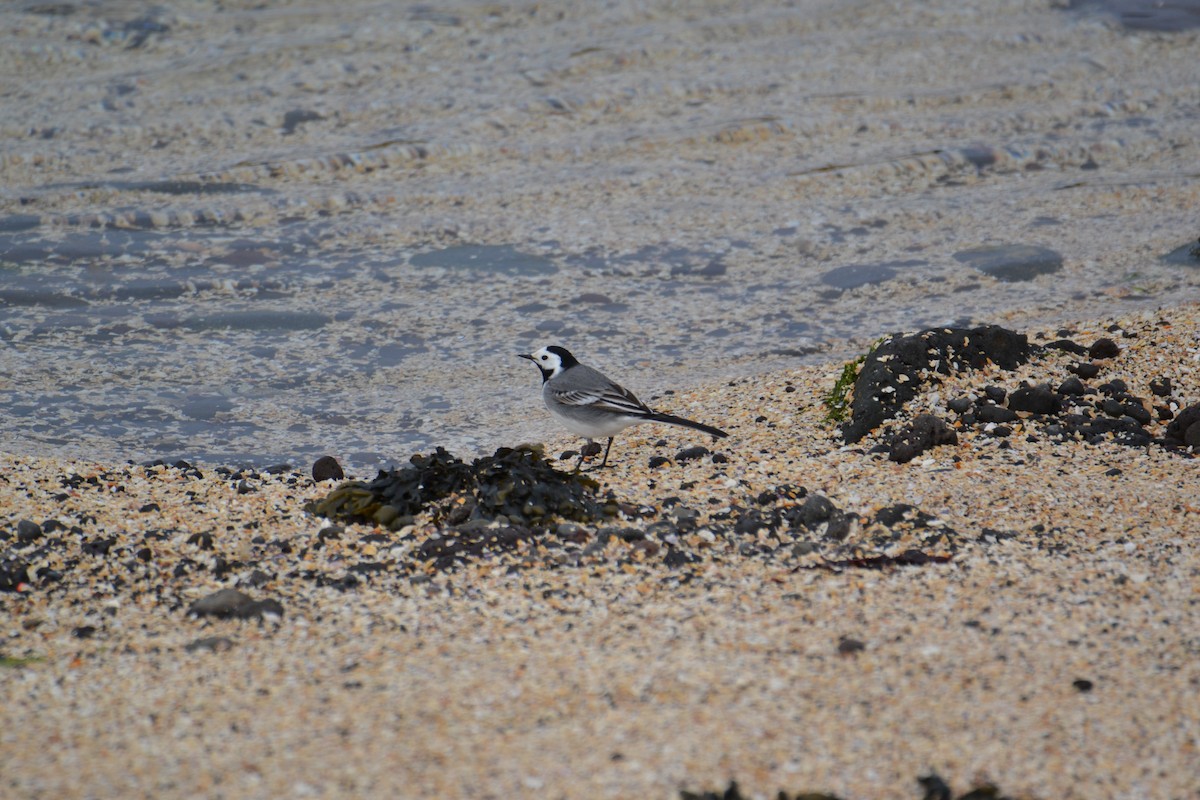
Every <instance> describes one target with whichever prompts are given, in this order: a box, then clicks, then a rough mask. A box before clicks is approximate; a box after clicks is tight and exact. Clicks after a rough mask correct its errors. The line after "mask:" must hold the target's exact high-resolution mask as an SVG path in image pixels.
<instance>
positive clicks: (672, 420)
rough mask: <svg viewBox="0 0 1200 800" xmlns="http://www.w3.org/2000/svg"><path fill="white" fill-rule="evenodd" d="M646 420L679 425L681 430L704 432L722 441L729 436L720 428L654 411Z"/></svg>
mask: <svg viewBox="0 0 1200 800" xmlns="http://www.w3.org/2000/svg"><path fill="white" fill-rule="evenodd" d="M646 419H652V420H654V421H655V422H665V423H666V424H668V425H679V426H680V427H683V428H695V429H696V430H698V431H704V432H705V433H707V434H709V435H711V436H716V437H717V438H718V439H724V438H725V437H726V436H728V435H729V434H728V433H726V432H725V431H723V430H721V429H720V428H714V427H713V426H712V425H705V424H704V423H703V422H692V421H691V420H690V419H684V418H683V417H676V416H674V415H672V414H663V413H661V412H658V411H655V412H654V413H653V414H650V415H649V416H647V417H646Z"/></svg>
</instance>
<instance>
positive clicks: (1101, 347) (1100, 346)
mask: <svg viewBox="0 0 1200 800" xmlns="http://www.w3.org/2000/svg"><path fill="white" fill-rule="evenodd" d="M1120 354H1121V348H1120V347H1118V346H1117V343H1116V342H1114V341H1113V340H1112V339H1109V338H1107V337H1105V338H1103V339H1097V340H1096V342H1095V343H1094V344H1093V345H1092V346H1091V347H1089V348H1088V356H1089V357H1090V358H1097V359H1105V358H1116V357H1117V356H1119V355H1120Z"/></svg>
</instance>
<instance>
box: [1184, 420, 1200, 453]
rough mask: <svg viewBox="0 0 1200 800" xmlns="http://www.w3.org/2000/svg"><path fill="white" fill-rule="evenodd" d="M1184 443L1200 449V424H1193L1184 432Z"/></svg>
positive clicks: (1194, 448)
mask: <svg viewBox="0 0 1200 800" xmlns="http://www.w3.org/2000/svg"><path fill="white" fill-rule="evenodd" d="M1183 443H1184V444H1185V445H1187V446H1188V447H1190V448H1192V449H1193V450H1196V449H1200V425H1193V426H1192V427H1190V428H1188V429H1187V430H1186V431H1184V432H1183Z"/></svg>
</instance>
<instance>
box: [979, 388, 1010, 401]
mask: <svg viewBox="0 0 1200 800" xmlns="http://www.w3.org/2000/svg"><path fill="white" fill-rule="evenodd" d="M983 396H984V397H986V398H987V399H988V400H991V401H992V402H993V403H995V404H996V405H1000V404H1001V403H1003V402H1004V398H1005V397H1007V396H1008V392H1007V391H1005V390H1004V388H1003V387H1001V386H985V387H983Z"/></svg>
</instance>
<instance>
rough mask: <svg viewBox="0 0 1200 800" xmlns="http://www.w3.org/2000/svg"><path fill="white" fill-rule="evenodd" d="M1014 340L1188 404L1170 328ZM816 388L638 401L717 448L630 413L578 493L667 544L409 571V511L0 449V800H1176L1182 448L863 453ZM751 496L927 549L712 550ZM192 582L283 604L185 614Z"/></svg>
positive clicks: (1191, 617)
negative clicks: (936, 788) (809, 501)
mask: <svg viewBox="0 0 1200 800" xmlns="http://www.w3.org/2000/svg"><path fill="white" fill-rule="evenodd" d="M1026 332H1027V333H1029V335H1030V340H1031V341H1033V342H1041V343H1046V342H1048V341H1051V340H1054V339H1058V338H1061V337H1062V336H1064V335H1065V336H1069V338H1071V339H1072V340H1074V341H1076V342H1079V343H1082V344H1084V345H1088V344H1090V343H1091V342H1093V341H1095V340H1096V339H1098V338H1101V337H1110V338H1113V339H1114V341H1116V342H1117V343H1118V345H1119V347H1120V354H1119V355H1117V356H1116V357H1115V358H1111V359H1106V360H1103V361H1098V362H1097V363H1098V364H1099V366H1100V368H1101V374H1100V375H1099V376H1098V377H1096V378H1095V379H1094V380H1093V383H1098V382H1100V381H1104V380H1112V379H1114V378H1119V379H1121V380H1123V381H1125V383H1126V384H1127V386H1128V389H1129V392H1130V393H1131V394H1134V395H1137V396H1140V397H1145V398H1151V397H1152V393H1151V390H1150V389H1149V388H1148V387H1149V383H1150V381H1152V380H1154V379H1157V378H1161V377H1164V376H1165V377H1169V378H1170V379H1171V383H1172V387H1173V388H1172V390H1171V394H1170V396H1168V397H1166V398H1162V397H1159V396H1156V397H1155V399H1154V401H1153V402H1157V403H1159V404H1160V405H1164V406H1165V407H1169V408H1172V410H1173V411H1178V410H1180V409H1182V408H1183V407H1185V406H1187V405H1190V404H1192V403H1194V402H1196V401H1197V399H1198V395H1200V382H1198V380H1197V372H1196V370H1197V361H1198V359H1200V308H1197V307H1196V306H1186V307H1182V308H1176V309H1167V310H1159V311H1147V312H1145V313H1143V314H1141V315H1135V316H1128V317H1122V318H1119V319H1108V320H1099V321H1096V322H1093V323H1079V324H1072V325H1064V326H1063V328H1062V329H1061V330H1047V331H1041V332H1038V331H1026ZM1071 361H1072V357H1071V356H1070V355H1069V354H1067V353H1063V352H1059V351H1046V352H1045V353H1043V354H1041V355H1039V356H1037V357H1035V358H1034V359H1033V360H1031V362H1030V363H1029V364H1028V365H1025V366H1023V367H1021V368H1018V369H1017V370H1014V371H1012V372H1005V371H1003V370H1000V369H984V370H979V371H976V372H965V373H960V374H956V375H951V376H948V377H946V378H945V379H944V382H943V383H942V384H941V385H938V386H933V385H930V386H928V387H924V391H923V392H921V393H919V394H918V397H917V399H916V400H915V401H914V402H913V403H911V404H910V405H909V408H908V409H907V410H906V413H909V414H915V413H917V412H918V411H930V412H932V413H936V414H940V415H942V416H944V417H946V418H947V419H950V420H953V419H954V417H953V415H952V414H949V413H948V412H947V411H946V403H947V402H948V401H949V400H951V399H952V398H953V397H955V396H960V395H963V394H970V393H972V392H974V393H978V392H980V391H981V390H982V388H983V387H984V386H988V385H997V386H1002V387H1007V388H1009V389H1012V388H1014V387H1016V386H1018V385H1019V384H1020V381H1021V380H1029V381H1030V382H1031V383H1036V382H1040V381H1050V382H1057V381H1060V380H1062V379H1063V378H1065V377H1068V376H1069V373H1067V372H1066V371H1065V366H1066V365H1068V364H1070V363H1071ZM841 367H842V365H841V364H833V363H831V364H826V365H824V366H821V367H815V368H801V369H795V370H791V371H786V372H777V373H773V374H766V375H760V376H756V377H749V378H745V379H739V380H735V381H732V382H728V383H725V384H720V385H710V386H707V387H704V388H701V389H697V390H695V391H689V392H678V393H674V394H670V395H665V396H660V397H658V398H655V399H653V400H651V403H652V405H655V406H656V407H659V408H662V409H663V410H669V411H672V412H674V413H678V414H682V415H684V416H687V417H689V418H694V419H700V420H704V421H707V422H710V423H713V424H718V425H720V426H721V427H723V428H724V429H726V430H728V431H729V432H730V433H731V436H730V438H729V439H727V440H722V441H721V442H719V443H708V442H704V444H706V445H707V446H710V447H712V448H713V450H714V454H719V455H721V456H723V458H724V459H725V460H724V461H721V459H716V460H715V461H714V459H713V458H712V457H711V456H706V457H704V458H699V459H695V460H689V461H686V462H685V461H681V460H679V459H678V458H676V453H677V451H679V450H680V449H682V448H685V447H688V446H691V445H695V444H697V443H699V442H698V441H697V440H696V439H695V437H694V435H693V433H692V432H690V431H686V430H677V429H674V428H661V427H653V426H641V427H638V428H634V429H631V430H630V431H628V432H626V433H625V434H622V435H621V436H619V437H618V439H617V442H616V444H614V446H613V452H612V457H611V458H610V465H611V466H610V468H608V469H606V470H604V471H603V472H599V473H595V474H594V476H595V477H597V478H598V479H599V480H600V481H601V483H602V487H603V490H604V491H608V490H611V491H612V493H613V495H614V496H615V497H616V498H618V499H619V500H620V501H622V502H623V503H625V504H628V506H631V507H640V508H644V509H648V510H654V511H670V510H671V509H679V508H688V509H692V510H694V511H695V512H697V513H696V514H693V515H692V518H691V523H692V524H689V525H686V526H685V525H680V526H679V528H678V531H676V532H671V531H668V530H666V529H664V528H663V527H661V526H660V527H658V528H653V527H652V528H651V529H648V530H649V532H648V533H647V534H646V536H645V537H644V538H642V539H638V540H634V541H626V540H625V539H623V538H621V537H619V536H617V537H612V538H611V539H608V540H606V541H600V542H599V546H597V547H590V548H589V547H587V545H588V544H596V543H597V538H596V536H595V530H594V528H591V527H589V526H586V525H585V526H581V529H580V530H579V531H576V532H575V536H576V539H577V540H578V542H579V543H580V545H581V549H577V550H575V551H573V552H572V551H569V549H568V550H561V549H551V548H548V547H543V546H541V545H540V544H539V543H538V542H537V541H536V540H532V541H524V542H521V543H518V545H517V546H516V548H515V549H513V550H510V551H506V552H503V553H496V554H489V555H485V556H483V557H480V558H475V559H464V560H463V562H462V563H461V564H459V565H457V566H454V567H452V568H448V569H434V568H432V567H429V566H427V565H426V566H423V565H421V564H419V563H417V562H416V561H415V560H414V552H415V551H414V547H415V546H416V544H417V543H419V542H421V541H427V540H428V539H429V538H430V537H431V536H436V535H438V527H439V526H438V525H436V524H434V523H432V522H430V521H429V520H427V519H423V518H418V519H417V520H416V521H415V523H414V524H413V525H412V526H408V527H406V528H404V529H403V530H402V531H399V532H393V531H390V530H387V529H385V528H380V527H375V526H370V525H362V524H348V525H345V526H344V527H331V526H330V525H329V523H328V521H326V520H322V519H320V518H317V517H314V516H312V515H310V514H309V513H306V512H305V510H304V505H305V503H306V502H308V501H310V500H313V499H317V498H320V497H322V496H324V495H325V494H327V493H328V492H329V490H330V489H331V487H332V484H328V483H327V484H323V485H316V484H314V483H313V482H312V480H311V479H310V478H308V477H307V476H306V475H304V474H303V473H301V472H299V471H283V472H280V473H278V474H271V473H269V472H267V471H265V470H260V471H255V470H242V471H240V474H239V473H236V472H233V471H232V470H228V469H226V470H218V469H216V468H214V465H204V464H197V465H193V466H191V467H187V466H183V465H181V466H178V467H176V466H167V465H164V466H137V465H129V464H115V463H108V464H94V463H82V462H64V461H54V460H43V459H37V458H26V457H19V458H18V457H2V458H0V509H2V510H3V513H2V515H0V532H3V536H4V538H3V540H0V551H2V552H5V553H7V554H8V555H7V556H6V558H9V559H10V560H11V559H14V558H17V557H20V558H24V559H26V566H27V567H28V569H27V570H26V573H25V574H26V578H27V580H26V581H25V585H23V586H20V587H13V588H21V589H23V590H22V591H19V592H16V591H8V592H3V593H0V603H2V604H3V606H4V610H5V614H4V617H3V620H4V621H3V631H2V632H3V637H4V638H3V640H2V643H0V655H2V656H3V658H4V661H3V662H2V663H3V666H2V667H0V692H2V701H0V794H3V795H4V796H7V797H24V798H35V797H43V798H51V797H53V798H66V797H117V796H120V797H230V798H233V797H386V796H391V797H468V796H470V797H496V798H499V797H513V796H526V797H614V798H615V797H622V798H627V797H661V798H669V797H678V796H679V792H680V791H683V790H687V791H723V790H724V788H725V787H727V786H728V785H729V782H730V781H731V780H736V781H737V783H738V786H739V787H740V790H741V791H742V793H743V794H744V795H745V796H749V797H759V798H767V797H775V796H776V793H777V792H779V791H781V790H782V791H786V792H788V793H796V792H805V791H814V792H815V791H821V792H828V793H832V794H835V795H837V796H839V797H844V798H859V797H862V798H869V797H919V796H921V788H920V786H919V785H918V783H917V779H918V777H920V776H925V775H929V774H936V775H938V776H940V777H941V779H943V780H944V781H945V782H946V783H947V784H949V786H951V787H952V788H953V791H954V796H958V795H960V794H962V793H965V792H966V791H968V790H969V789H971V788H973V787H978V786H982V785H985V784H986V785H994V786H995V787H997V788H998V790H999V792H1000V793H1002V794H1004V795H1008V796H1012V797H1036V798H1068V797H1079V798H1097V797H1146V798H1184V797H1196V796H1198V794H1200V750H1198V744H1200V699H1198V697H1200V691H1198V690H1200V634H1198V632H1200V557H1198V556H1197V551H1196V543H1197V539H1198V534H1200V501H1198V500H1197V496H1196V486H1197V473H1196V471H1197V461H1196V460H1195V459H1194V458H1193V457H1192V455H1191V453H1190V451H1188V450H1175V451H1171V450H1168V449H1166V448H1164V447H1162V446H1160V445H1159V444H1152V445H1150V446H1148V447H1141V448H1133V447H1128V446H1123V445H1121V444H1118V443H1115V442H1113V441H1107V440H1106V441H1099V442H1097V443H1093V444H1088V443H1084V442H1079V441H1071V440H1064V441H1059V440H1057V439H1055V438H1054V437H1052V436H1048V435H1045V433H1044V430H1043V429H1042V428H1041V427H1039V422H1038V420H1036V419H1034V418H1032V417H1030V416H1029V415H1026V414H1023V415H1022V417H1021V419H1020V420H1018V421H1017V422H1016V423H1014V424H1013V425H1012V426H1011V428H1012V429H1011V431H1005V433H1008V435H1001V434H998V433H997V432H996V431H995V429H994V428H993V429H987V428H986V427H979V426H967V425H962V424H961V422H959V423H956V425H957V427H958V428H959V431H958V433H959V441H958V443H957V444H955V445H948V446H942V447H938V448H935V449H933V450H930V451H928V452H927V453H925V454H924V455H923V456H922V457H921V458H918V459H917V460H915V461H913V462H911V463H908V464H896V463H892V462H890V461H888V460H887V458H886V457H885V456H884V455H883V454H881V453H878V452H872V448H873V447H874V446H875V444H877V443H878V439H877V437H874V436H873V437H868V438H867V439H866V440H864V441H863V442H861V443H859V444H857V445H854V446H846V445H845V444H844V442H843V441H842V440H841V438H840V437H839V436H838V435H837V432H836V428H835V427H834V426H833V425H832V424H831V423H829V422H828V421H826V420H825V413H826V409H825V407H824V405H823V398H824V397H825V395H826V394H827V393H828V392H829V390H830V388H831V387H832V385H833V383H834V381H835V380H836V378H837V376H838V375H839V374H840V372H841ZM617 377H619V376H617ZM644 399H647V400H650V398H644ZM530 402H531V403H535V402H537V401H536V398H535V397H531V400H530ZM1165 425H1166V422H1165V421H1164V420H1160V419H1155V420H1154V421H1152V422H1151V423H1150V425H1149V426H1148V430H1150V432H1151V433H1153V434H1154V435H1155V436H1156V437H1161V435H1162V430H1163V428H1164V427H1165ZM514 444H515V443H514ZM550 445H551V446H550V447H549V451H550V452H551V453H556V454H557V453H559V452H560V451H562V450H564V449H567V448H571V447H575V446H577V445H578V443H577V442H575V441H572V440H570V439H568V438H563V439H561V440H558V441H555V442H551V443H550ZM397 455H398V456H400V455H401V454H397ZM656 455H664V456H667V457H668V458H669V459H670V460H669V461H668V462H667V463H665V464H662V465H660V466H658V467H656V468H654V469H651V468H649V467H648V463H649V460H650V458H651V457H653V456H656ZM567 464H568V462H564V469H565V468H567ZM357 477H360V478H369V477H371V476H357ZM781 487H793V489H792V490H791V491H793V493H794V492H795V491H796V490H795V488H794V487H804V489H805V490H806V491H807V493H809V494H810V495H815V494H820V495H824V496H825V497H828V498H829V499H830V500H831V501H832V503H833V504H835V505H836V506H837V507H838V508H840V509H843V510H845V511H848V512H853V513H855V514H857V515H859V516H860V517H861V518H864V519H865V518H868V517H869V516H870V515H871V514H872V513H874V512H875V511H876V510H878V509H881V508H884V507H888V506H893V505H895V504H898V503H903V504H909V505H911V506H914V507H916V508H918V509H920V510H921V511H922V512H924V513H926V514H928V515H932V517H934V518H936V519H937V520H938V523H937V524H938V525H942V526H945V528H946V529H947V530H948V531H950V532H951V533H952V535H951V533H948V534H947V535H946V541H950V540H952V541H953V546H952V547H950V548H948V549H945V550H944V554H945V555H948V556H949V558H948V559H946V561H945V563H933V562H929V563H923V564H920V565H915V566H890V567H886V566H885V567H884V568H881V569H872V568H863V567H856V566H854V565H853V564H851V563H849V562H845V563H842V564H841V565H837V564H835V563H834V562H833V561H832V559H831V558H829V552H831V551H829V550H828V548H827V544H826V543H824V542H822V541H821V539H820V536H819V534H816V535H813V536H811V537H809V536H807V535H804V536H802V535H800V534H798V533H796V532H793V531H791V530H790V529H789V530H788V531H783V530H777V531H768V530H757V531H755V530H748V531H742V532H740V533H739V534H738V535H730V534H729V532H728V530H727V529H725V530H722V529H721V526H720V523H719V522H718V520H719V519H721V518H722V514H723V513H724V514H726V515H727V514H728V512H729V511H730V509H731V508H744V507H747V506H751V505H753V504H754V503H755V502H757V501H756V500H755V499H754V498H756V497H759V496H761V495H762V494H764V493H766V494H773V496H782V494H781V493H783V494H786V492H787V491H788V490H786V489H784V488H781ZM772 502H778V503H780V504H783V505H787V504H788V503H790V502H792V501H790V500H786V499H784V500H778V501H772ZM796 502H798V501H796ZM662 518H663V519H681V518H682V517H681V516H680V515H679V514H676V515H675V517H669V516H664V517H662ZM23 520H24V521H28V522H29V523H36V527H37V530H36V531H35V529H34V527H33V526H31V525H29V524H26V525H24V526H22V525H20V524H19V523H20V522H21V521H23ZM627 522H629V524H635V523H634V522H630V521H627ZM726 528H727V526H726ZM714 531H716V532H717V533H716V534H714ZM855 535H857V534H852V535H851V539H853V538H854V536H855ZM809 538H811V540H812V544H811V546H809V547H798V545H800V544H803V541H804V540H806V539H809ZM668 544H669V545H670V547H668ZM670 550H679V551H686V552H688V553H690V554H692V556H693V558H692V559H688V560H686V562H685V563H668V561H667V559H665V558H664V557H663V554H664V552H667V551H670ZM584 552H586V553H587V555H586V557H581V555H580V554H581V553H584ZM380 565H381V566H380ZM877 566H878V565H877ZM356 567H357V569H356ZM346 575H353V576H355V579H354V580H350V581H348V580H345V579H344V578H345V576H346ZM230 587H237V588H238V589H240V590H242V591H244V592H246V593H247V594H248V595H250V596H252V597H254V598H273V599H276V600H278V601H279V602H280V603H281V604H282V606H283V608H284V612H283V614H282V615H279V614H271V613H268V614H266V615H260V617H259V618H256V619H245V620H242V619H215V618H209V617H203V618H201V617H197V616H195V615H191V614H189V613H188V609H189V606H190V605H191V604H192V603H193V602H194V601H195V600H197V599H199V598H201V597H204V596H207V595H210V594H212V593H213V592H215V591H216V590H218V589H222V588H230Z"/></svg>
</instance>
